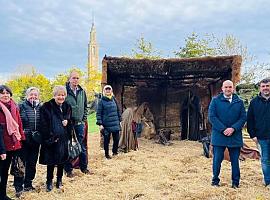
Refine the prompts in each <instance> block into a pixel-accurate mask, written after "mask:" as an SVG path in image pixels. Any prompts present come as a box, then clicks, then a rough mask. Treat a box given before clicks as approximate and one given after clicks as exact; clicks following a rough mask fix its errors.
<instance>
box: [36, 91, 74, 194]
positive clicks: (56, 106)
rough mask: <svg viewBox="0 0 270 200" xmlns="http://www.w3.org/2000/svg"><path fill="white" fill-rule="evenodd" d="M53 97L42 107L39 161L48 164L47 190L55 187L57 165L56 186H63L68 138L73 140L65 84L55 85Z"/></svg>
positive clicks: (69, 107)
mask: <svg viewBox="0 0 270 200" xmlns="http://www.w3.org/2000/svg"><path fill="white" fill-rule="evenodd" d="M53 96H54V97H53V99H51V100H50V101H48V102H46V103H44V105H43V106H42V107H41V108H40V117H41V123H40V132H41V135H42V144H41V150H40V157H39V163H40V164H43V165H47V181H46V186H47V192H50V191H51V190H52V188H53V185H52V180H53V171H54V166H55V165H56V166H57V181H56V188H61V187H62V186H63V185H62V176H63V170H64V164H65V162H66V161H67V160H68V157H69V155H68V140H71V131H72V122H71V120H70V116H71V106H70V105H69V104H68V103H66V102H65V98H66V96H67V91H66V88H65V87H64V86H55V87H54V89H53Z"/></svg>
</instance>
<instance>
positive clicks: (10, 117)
mask: <svg viewBox="0 0 270 200" xmlns="http://www.w3.org/2000/svg"><path fill="white" fill-rule="evenodd" d="M7 107H10V111H9V109H8V108H7ZM0 108H2V110H3V112H4V114H5V117H6V123H7V131H8V134H9V135H14V136H15V138H16V139H17V140H18V141H20V140H21V134H20V131H19V125H18V119H17V115H16V110H17V106H16V104H15V102H14V101H13V100H12V99H11V100H10V101H9V102H8V103H7V104H6V105H5V104H4V103H2V102H1V101H0Z"/></svg>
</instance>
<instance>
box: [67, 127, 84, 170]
mask: <svg viewBox="0 0 270 200" xmlns="http://www.w3.org/2000/svg"><path fill="white" fill-rule="evenodd" d="M74 130H75V133H76V136H77V139H78V142H79V143H80V145H81V147H82V153H81V154H80V156H79V162H80V169H81V171H84V170H86V169H87V164H88V159H87V149H86V144H84V142H83V139H84V124H79V125H75V126H74ZM65 171H66V172H71V171H72V164H71V162H70V161H68V162H67V163H66V164H65Z"/></svg>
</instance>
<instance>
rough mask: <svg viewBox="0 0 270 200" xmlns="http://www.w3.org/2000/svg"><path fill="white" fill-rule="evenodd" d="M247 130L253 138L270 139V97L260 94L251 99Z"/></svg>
mask: <svg viewBox="0 0 270 200" xmlns="http://www.w3.org/2000/svg"><path fill="white" fill-rule="evenodd" d="M247 131H248V133H249V135H250V137H251V138H254V137H257V138H258V139H261V140H263V139H270V99H268V100H267V99H265V98H263V97H262V96H261V95H258V96H257V97H255V98H254V99H252V100H251V102H250V104H249V108H248V113H247Z"/></svg>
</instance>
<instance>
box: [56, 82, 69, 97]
mask: <svg viewBox="0 0 270 200" xmlns="http://www.w3.org/2000/svg"><path fill="white" fill-rule="evenodd" d="M59 91H63V92H64V93H65V95H66V96H67V89H66V87H65V86H63V85H56V86H54V88H53V96H54V97H55V96H56V95H57V94H58V92H59Z"/></svg>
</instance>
